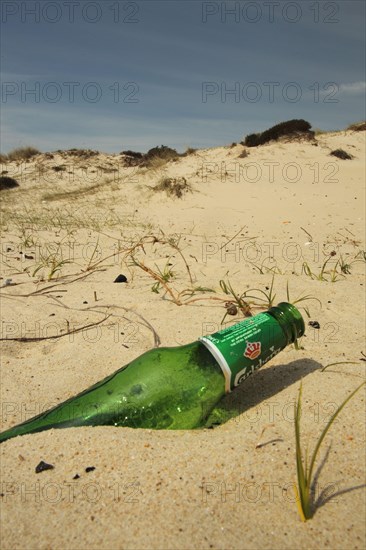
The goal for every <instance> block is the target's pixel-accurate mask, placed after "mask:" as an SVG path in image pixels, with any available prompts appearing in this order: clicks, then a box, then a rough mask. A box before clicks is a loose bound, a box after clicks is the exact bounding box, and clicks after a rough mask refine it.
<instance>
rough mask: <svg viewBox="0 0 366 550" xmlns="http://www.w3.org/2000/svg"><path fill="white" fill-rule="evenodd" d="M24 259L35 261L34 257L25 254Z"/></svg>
mask: <svg viewBox="0 0 366 550" xmlns="http://www.w3.org/2000/svg"><path fill="white" fill-rule="evenodd" d="M24 258H25V259H26V260H34V256H30V255H29V254H24Z"/></svg>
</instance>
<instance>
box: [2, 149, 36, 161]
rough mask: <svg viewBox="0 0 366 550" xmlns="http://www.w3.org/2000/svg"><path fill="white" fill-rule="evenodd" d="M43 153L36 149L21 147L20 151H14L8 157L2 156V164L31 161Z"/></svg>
mask: <svg viewBox="0 0 366 550" xmlns="http://www.w3.org/2000/svg"><path fill="white" fill-rule="evenodd" d="M40 153H41V151H38V149H35V148H34V147H19V148H18V149H13V150H12V151H10V153H8V154H7V155H1V162H2V163H6V162H13V161H21V160H25V161H27V160H29V159H31V158H32V157H34V156H35V155H39V154H40Z"/></svg>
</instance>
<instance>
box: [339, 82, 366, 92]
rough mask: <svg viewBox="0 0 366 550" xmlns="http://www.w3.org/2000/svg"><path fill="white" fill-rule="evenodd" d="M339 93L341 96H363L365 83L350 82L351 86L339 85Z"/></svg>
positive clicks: (365, 88) (365, 89)
mask: <svg viewBox="0 0 366 550" xmlns="http://www.w3.org/2000/svg"><path fill="white" fill-rule="evenodd" d="M339 91H340V92H341V93H343V94H354V95H355V94H363V93H365V91H366V82H352V83H351V84H340V85H339Z"/></svg>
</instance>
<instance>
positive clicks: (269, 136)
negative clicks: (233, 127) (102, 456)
mask: <svg viewBox="0 0 366 550" xmlns="http://www.w3.org/2000/svg"><path fill="white" fill-rule="evenodd" d="M310 128H311V124H310V123H309V122H307V121H306V120H303V119H293V120H288V121H286V122H281V123H280V124H276V125H275V126H272V128H269V129H268V130H265V131H264V132H262V133H258V134H249V135H247V136H246V138H245V141H244V145H246V146H247V147H257V146H258V145H263V144H264V143H268V142H269V141H277V140H278V139H280V138H281V137H289V138H296V137H299V136H300V137H305V138H307V139H309V138H313V137H314V132H312V131H310Z"/></svg>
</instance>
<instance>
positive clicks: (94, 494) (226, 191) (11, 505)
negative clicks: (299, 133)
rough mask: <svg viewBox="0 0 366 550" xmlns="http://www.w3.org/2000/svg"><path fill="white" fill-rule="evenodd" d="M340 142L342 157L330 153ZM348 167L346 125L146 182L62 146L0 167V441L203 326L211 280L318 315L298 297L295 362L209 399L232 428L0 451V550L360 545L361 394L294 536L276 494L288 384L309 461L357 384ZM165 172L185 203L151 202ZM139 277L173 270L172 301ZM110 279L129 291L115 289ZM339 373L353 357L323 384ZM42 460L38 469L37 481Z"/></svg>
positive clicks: (39, 441) (360, 164)
mask: <svg viewBox="0 0 366 550" xmlns="http://www.w3.org/2000/svg"><path fill="white" fill-rule="evenodd" d="M337 148H342V149H344V150H345V151H347V152H348V153H349V154H351V155H352V156H353V159H352V160H341V159H338V158H336V157H334V156H331V155H330V152H331V151H332V150H335V149H337ZM245 151H246V153H247V154H246V155H245V153H244V154H243V152H245ZM364 158H365V133H364V132H351V131H342V132H334V133H325V134H321V135H319V136H317V138H316V142H315V143H314V142H312V141H304V142H301V141H299V142H290V143H286V142H278V143H270V144H268V145H263V146H260V147H256V148H250V149H246V148H245V147H244V146H242V145H240V144H239V145H234V146H223V147H219V148H214V149H204V150H197V151H196V152H193V153H191V154H189V155H187V156H184V157H180V158H178V159H176V160H174V161H169V162H167V163H162V162H156V163H155V164H154V165H153V166H150V167H147V168H138V167H126V166H125V160H124V156H123V155H108V154H98V155H94V156H90V157H87V156H84V157H83V156H82V155H81V156H76V155H75V154H72V153H67V152H58V153H52V155H49V154H41V155H37V156H35V157H33V158H32V159H31V160H30V161H28V162H18V163H17V162H12V163H8V164H5V165H3V166H2V170H3V172H2V175H6V176H8V177H12V178H15V179H16V180H17V181H18V183H19V187H18V188H15V189H9V190H7V191H1V198H2V199H3V201H2V202H3V206H2V219H1V236H2V257H1V277H2V279H1V280H0V284H1V286H2V287H1V289H0V296H1V313H2V334H1V336H2V339H5V338H7V339H11V338H13V339H14V338H15V339H18V340H9V341H4V340H3V341H2V342H1V348H2V349H1V356H2V369H1V401H2V415H1V424H0V428H1V430H3V429H6V428H8V427H10V426H13V425H15V424H17V423H19V422H21V421H24V420H25V419H26V418H29V417H31V416H33V415H34V414H37V413H38V412H41V411H42V410H45V409H46V408H48V407H49V406H51V405H53V404H56V403H59V402H61V401H63V400H65V399H67V398H68V397H70V396H72V395H74V394H76V393H77V392H79V391H81V390H83V389H84V388H86V387H87V386H89V385H91V384H93V383H94V382H97V381H98V380H100V379H101V378H103V377H104V376H106V375H108V374H110V373H112V372H113V371H114V370H116V369H117V368H120V367H121V366H122V365H124V364H125V363H127V362H128V361H130V360H131V359H132V358H134V357H136V356H138V355H140V354H141V353H143V352H144V351H146V350H148V349H150V348H151V347H153V346H154V345H156V342H157V336H158V337H159V339H160V341H161V345H163V346H175V345H181V344H184V343H188V342H190V341H193V340H195V339H197V338H198V337H199V336H201V335H202V334H205V333H208V332H213V331H215V330H219V329H220V328H221V321H222V318H223V316H224V314H225V311H226V310H225V307H224V301H225V299H228V297H227V296H225V294H223V291H222V288H221V287H220V280H224V281H226V282H228V281H229V282H230V283H231V285H232V287H233V288H234V289H235V290H237V292H238V293H243V292H244V291H245V290H248V289H253V288H254V289H260V290H264V291H266V288H267V289H268V288H269V287H270V286H271V283H272V280H273V288H274V292H275V293H276V297H275V303H277V301H278V302H279V301H283V300H286V299H287V294H286V288H287V285H288V288H289V292H290V299H291V300H296V299H297V298H298V297H300V296H305V295H309V296H311V297H314V298H317V299H318V300H320V302H321V305H320V304H319V302H318V301H316V300H314V299H312V300H308V301H305V302H301V303H299V305H301V306H305V307H306V308H308V310H309V314H310V317H307V315H306V313H305V311H304V309H302V312H303V313H304V318H305V319H306V324H307V323H308V321H310V320H311V321H318V323H319V325H320V329H314V328H312V327H311V326H307V331H306V336H305V337H303V338H302V341H301V349H299V350H296V349H295V348H294V347H293V346H291V347H288V348H287V349H286V350H284V351H283V352H282V353H280V354H279V355H278V356H276V357H275V358H274V359H273V360H272V361H271V362H270V363H268V364H267V365H265V366H264V367H263V368H262V369H261V370H260V371H259V372H257V373H256V374H255V375H254V376H253V377H251V378H249V379H248V380H246V381H245V382H244V383H243V385H242V386H240V387H239V388H238V389H237V390H236V391H235V392H233V393H232V394H230V395H229V396H228V397H227V398H225V403H224V405H225V407H226V408H227V409H230V408H235V407H236V408H237V409H239V411H240V414H238V415H235V416H234V417H233V418H231V419H230V420H228V421H227V422H226V423H224V424H222V425H221V426H219V427H216V428H215V429H205V430H196V431H191V432H189V431H175V432H174V431H159V432H158V431H151V430H133V429H129V428H120V429H118V428H111V427H98V428H73V429H67V430H52V431H46V432H43V433H40V434H35V435H28V436H22V437H18V438H16V439H13V440H9V441H7V442H5V443H3V444H2V445H1V479H2V490H1V510H2V514H1V516H2V526H1V531H2V535H1V542H2V546H3V548H4V549H5V548H9V549H10V548H11V549H16V548H19V549H20V548H37V549H38V548H39V549H50V548H53V549H54V548H60V549H61V548H103V549H109V548H113V549H122V548H123V549H125V548H134V549H137V548H139V549H140V548H146V549H149V548H155V549H160V548H166V549H168V548H169V549H171V548H177V549H186V548H227V549H229V548H230V549H239V548H243V549H256V548H268V549H269V548H294V547H296V548H304V549H305V548H313V549H318V548H331V549H332V550H333V549H343V548H344V547H345V541H347V547H348V548H359V549H361V548H364V546H365V523H364V518H365V491H364V487H363V484H364V481H365V460H364V445H365V430H364V408H365V394H364V391H363V390H362V391H361V392H359V393H358V394H357V396H356V397H355V398H354V399H353V400H352V401H350V402H349V403H348V405H347V406H346V408H345V409H344V410H343V411H342V413H341V416H340V417H339V419H338V420H337V421H336V423H335V424H334V425H333V426H332V428H331V431H330V433H329V435H328V436H327V439H326V440H325V445H324V448H323V449H322V452H321V456H320V459H319V464H320V463H321V461H322V459H324V458H325V455H326V451H327V448H329V454H328V456H327V458H326V460H324V464H323V468H322V469H321V472H320V475H319V478H318V485H317V488H316V491H317V494H318V495H321V493H322V491H323V490H327V491H328V495H333V498H330V499H329V500H328V501H326V502H324V503H323V505H322V506H320V503H319V502H318V506H317V509H316V513H315V515H314V517H313V519H312V520H310V521H308V522H307V523H306V524H303V523H302V522H301V521H300V519H299V516H298V512H297V509H296V504H295V502H294V500H295V499H294V493H293V486H292V484H293V482H294V480H295V479H296V463H295V439H294V423H293V403H294V401H295V400H296V399H297V396H298V389H299V385H300V380H301V379H302V380H303V415H302V433H303V441H304V444H305V445H306V444H308V445H309V446H310V448H313V446H314V444H315V442H316V439H317V437H318V435H319V434H320V432H321V430H322V428H323V427H324V426H325V423H326V422H327V421H328V420H329V418H330V417H331V415H332V414H333V412H334V411H335V409H336V407H337V406H338V405H339V404H340V403H341V402H342V401H343V399H344V398H345V397H346V396H347V395H349V393H351V391H352V390H353V389H355V388H356V387H357V385H359V384H360V382H361V381H362V380H363V379H364V376H365V362H364V361H365V356H364V355H363V354H362V352H363V353H366V349H365V345H364V341H365V340H364V338H365V333H364V328H365V306H364V298H365V286H364V284H365V279H364V274H365V273H364V272H365V256H364V254H365V253H364V251H365V248H366V247H365V221H364V220H365V217H364V214H365V211H364V205H365V189H364V181H365V168H364ZM164 178H165V179H166V178H171V179H170V180H169V181H170V184H169V185H171V187H172V188H173V189H174V186H176V185H178V184H179V183H180V184H182V183H185V184H187V185H185V186H183V191H182V196H181V197H177V196H174V195H173V196H169V194H168V193H167V192H166V191H164V190H156V189H154V188H155V187H157V186H158V185H159V183H161V182H162V180H164ZM179 251H180V252H181V253H180V252H179ZM131 255H132V256H131ZM133 258H135V260H136V261H137V263H136V261H135V263H133V261H132V259H133ZM325 262H327V263H326V265H325V266H324V263H325ZM138 264H139V265H138ZM142 265H143V266H147V267H148V268H149V269H150V271H153V272H154V273H155V274H157V276H158V275H159V269H160V273H167V271H164V270H168V271H169V270H170V271H171V272H172V275H171V277H170V280H169V288H170V289H171V291H172V294H169V293H167V292H166V289H164V288H163V287H162V285H161V284H159V281H158V278H155V279H154V277H153V276H152V275H151V273H150V274H149V273H148V272H147V271H146V270H145V271H144V269H143V268H142V267H141V266H142ZM187 265H188V267H189V269H187ZM119 274H124V275H125V276H126V277H127V279H128V282H127V283H122V284H115V283H114V282H113V281H114V280H115V278H116V277H117V275H119ZM7 280H8V282H7V283H6V281H7ZM154 285H155V290H156V291H157V292H152V288H154ZM202 288H205V289H210V292H204V291H203V290H202ZM187 289H188V290H190V293H188V292H185V291H187ZM200 289H201V290H200ZM250 294H251V295H252V294H254V296H255V297H254V298H248V301H249V303H250V305H251V308H252V311H253V313H256V312H258V311H261V310H263V309H265V308H266V304H265V302H263V301H261V300H260V298H263V294H261V293H260V292H259V291H258V290H256V291H254V293H253V292H251V293H250ZM212 296H216V297H221V298H222V299H223V300H222V301H219V300H210V297H212ZM172 297H174V300H175V303H174V300H173V299H172ZM190 298H201V299H200V300H197V301H196V302H192V303H185V302H188V301H189V299H190ZM178 304H181V305H178ZM106 314H110V315H111V316H110V317H109V318H108V319H106V320H105V321H104V322H103V323H101V324H99V325H98V326H97V327H94V328H93V327H91V328H89V329H84V330H82V331H80V332H77V333H75V334H67V333H68V332H70V331H72V330H74V329H75V328H80V327H83V326H86V325H90V324H93V323H96V322H98V321H100V320H101V319H103V318H104V317H105V316H106ZM239 319H241V316H240V312H239V313H238V315H237V316H236V317H234V318H233V317H226V319H225V322H228V321H230V322H233V321H236V320H239ZM61 334H63V335H64V336H61V337H59V338H48V337H49V336H55V335H58V336H60V335H61ZM25 337H39V338H41V340H39V341H19V339H21V338H25ZM340 362H342V363H343V362H353V363H352V364H348V363H347V364H338V365H333V366H332V367H329V368H327V369H326V370H325V371H323V372H322V371H321V368H322V367H324V366H326V365H329V364H331V363H340ZM263 430H264V432H263ZM258 442H260V443H261V445H259V446H258ZM40 460H44V461H46V462H47V463H50V464H52V465H54V469H52V470H48V471H45V472H42V473H41V474H36V473H35V467H36V465H37V464H38V463H39V462H40ZM90 466H94V467H95V470H92V471H89V472H88V473H87V472H86V471H85V469H86V468H87V467H90ZM76 474H78V475H79V476H80V477H79V478H76V479H75V477H74V476H75V475H76ZM323 496H324V495H323ZM323 500H324V499H323ZM325 500H326V499H325Z"/></svg>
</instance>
